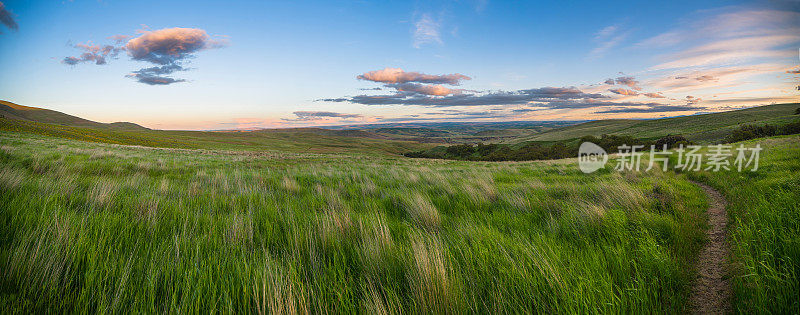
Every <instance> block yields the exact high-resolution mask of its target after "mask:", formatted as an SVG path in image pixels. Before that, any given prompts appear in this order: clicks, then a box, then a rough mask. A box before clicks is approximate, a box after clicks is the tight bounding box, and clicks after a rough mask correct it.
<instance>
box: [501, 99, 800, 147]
mask: <svg viewBox="0 0 800 315" xmlns="http://www.w3.org/2000/svg"><path fill="white" fill-rule="evenodd" d="M798 107H800V103H789V104H775V105H766V106H759V107H752V108H747V109H740V110H734V111H729V112H721V113H712V114H701V115H692V116H681V117H673V118H663V119H653V120H635V119H609V120H596V121H591V122H586V123H582V124H577V125H572V126H567V127H562V128H557V129H552V130H548V131H544V132H542V133H538V134H534V135H531V136H528V137H521V138H516V139H513V140H512V141H509V142H523V141H558V140H568V139H576V138H580V137H583V136H587V135H593V136H601V135H603V134H609V135H611V134H613V135H627V136H632V137H635V138H657V137H662V136H666V135H668V134H673V135H675V134H681V135H683V136H685V137H686V138H688V139H689V140H692V141H699V142H708V141H714V140H717V139H722V138H723V137H724V136H725V135H727V134H728V133H729V132H730V131H731V130H732V129H735V128H738V127H739V126H740V125H743V124H755V125H764V124H774V125H783V124H786V123H789V122H793V121H797V120H800V115H795V111H796V110H797V108H798Z"/></svg>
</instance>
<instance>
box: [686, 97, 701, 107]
mask: <svg viewBox="0 0 800 315" xmlns="http://www.w3.org/2000/svg"><path fill="white" fill-rule="evenodd" d="M702 100H703V99H702V98H698V97H694V96H691V95H689V96H687V97H686V105H687V106H688V105H695V104H697V103H700V101H702Z"/></svg>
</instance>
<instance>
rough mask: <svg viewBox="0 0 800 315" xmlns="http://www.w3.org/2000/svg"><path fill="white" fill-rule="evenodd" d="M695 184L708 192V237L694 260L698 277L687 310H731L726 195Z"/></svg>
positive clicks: (701, 311) (704, 311) (707, 311)
mask: <svg viewBox="0 0 800 315" xmlns="http://www.w3.org/2000/svg"><path fill="white" fill-rule="evenodd" d="M694 184H696V185H697V186H700V188H702V189H703V191H705V193H706V195H708V202H709V207H708V231H706V235H707V236H708V241H707V243H706V244H705V245H704V246H703V249H701V250H700V256H699V257H698V260H697V279H695V283H694V286H693V287H692V293H691V296H690V297H689V307H690V311H691V313H693V314H725V313H730V312H731V308H730V305H731V304H730V302H731V299H730V297H731V289H730V283H729V281H728V279H727V277H726V271H727V258H728V257H729V254H730V249H729V248H728V244H727V242H726V240H725V239H726V237H727V234H728V230H727V225H728V216H727V212H726V211H725V205H726V201H725V197H723V196H722V194H720V193H719V192H718V191H717V190H715V189H714V188H711V187H710V186H708V185H705V184H702V183H698V182H694Z"/></svg>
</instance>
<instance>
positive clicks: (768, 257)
mask: <svg viewBox="0 0 800 315" xmlns="http://www.w3.org/2000/svg"><path fill="white" fill-rule="evenodd" d="M739 144H741V143H735V144H733V145H734V146H738V145H739ZM743 144H745V146H746V147H753V146H755V145H756V144H760V145H761V147H762V148H764V151H762V152H761V161H760V166H759V169H758V170H757V171H755V172H749V171H745V172H741V173H740V172H738V171H736V170H735V169H733V170H730V171H724V170H723V171H720V172H706V171H702V172H693V173H690V174H689V176H691V177H692V178H694V179H696V180H699V181H702V182H705V183H708V184H709V185H712V186H714V187H715V188H717V189H719V190H720V191H722V193H723V194H724V195H725V197H726V198H727V199H728V202H729V203H730V204H729V205H728V208H727V209H728V216H729V217H730V223H731V224H730V225H729V230H730V232H729V233H730V238H729V243H730V244H731V247H732V255H733V257H732V258H733V259H732V261H733V266H732V268H733V270H732V274H733V278H732V281H731V282H732V284H733V291H734V300H733V302H734V308H735V310H736V312H738V313H744V314H753V313H775V314H798V313H800V299H798V297H799V296H800V137H798V136H783V137H775V138H766V139H759V140H751V141H746V142H743ZM734 152H735V151H734Z"/></svg>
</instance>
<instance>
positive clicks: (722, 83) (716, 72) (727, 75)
mask: <svg viewBox="0 0 800 315" xmlns="http://www.w3.org/2000/svg"><path fill="white" fill-rule="evenodd" d="M789 68H790V67H789V66H787V65H781V64H754V65H747V66H727V67H718V68H716V69H714V68H712V69H705V68H704V69H700V70H692V69H687V70H681V71H678V72H673V73H671V74H670V75H669V76H665V77H660V78H654V79H651V80H648V81H647V82H646V84H647V85H648V86H651V87H654V88H656V89H658V90H659V91H663V92H677V91H696V90H705V89H712V88H722V87H733V86H737V85H740V84H743V83H744V79H746V78H749V77H752V76H756V75H763V74H769V73H774V74H780V73H784V72H785V71H786V70H787V69H789Z"/></svg>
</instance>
